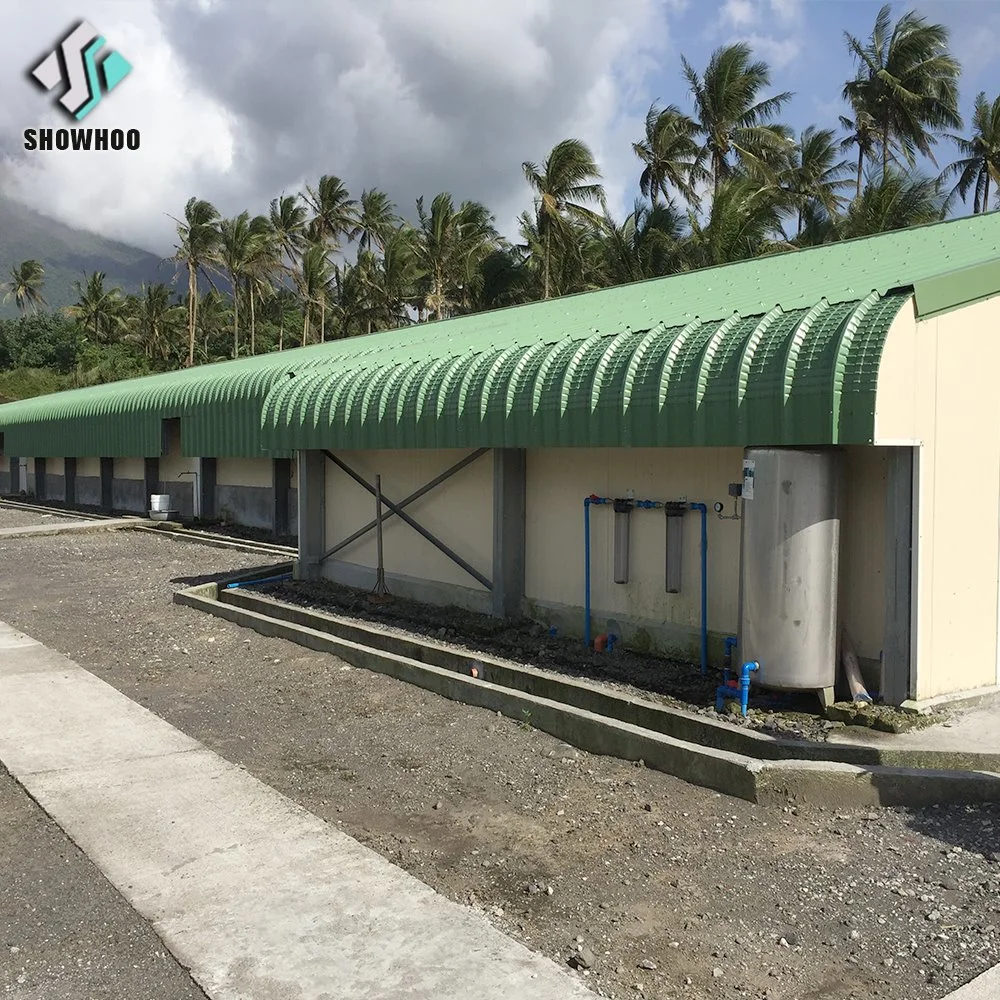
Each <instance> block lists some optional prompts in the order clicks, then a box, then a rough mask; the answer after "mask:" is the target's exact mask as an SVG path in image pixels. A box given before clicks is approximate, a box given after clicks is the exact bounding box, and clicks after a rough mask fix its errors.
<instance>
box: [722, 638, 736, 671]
mask: <svg viewBox="0 0 1000 1000" xmlns="http://www.w3.org/2000/svg"><path fill="white" fill-rule="evenodd" d="M738 641H739V640H738V639H737V638H736V636H734V635H727V636H726V658H725V661H724V665H725V667H726V668H727V669H728V668H729V667H730V666H731V665H732V662H733V650H734V649H735V648H736V644H737V643H738Z"/></svg>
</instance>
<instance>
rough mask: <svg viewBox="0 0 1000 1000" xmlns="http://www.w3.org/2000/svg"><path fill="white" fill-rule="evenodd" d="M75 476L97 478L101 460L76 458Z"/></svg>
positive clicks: (99, 472)
mask: <svg viewBox="0 0 1000 1000" xmlns="http://www.w3.org/2000/svg"><path fill="white" fill-rule="evenodd" d="M76 474H77V476H99V475H100V474H101V460H100V459H99V458H78V459H77V460H76Z"/></svg>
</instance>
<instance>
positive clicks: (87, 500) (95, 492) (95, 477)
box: [75, 458, 101, 508]
mask: <svg viewBox="0 0 1000 1000" xmlns="http://www.w3.org/2000/svg"><path fill="white" fill-rule="evenodd" d="M75 506H77V507H93V508H99V507H100V506H101V460H100V459H99V458H78V459H77V460H76V499H75Z"/></svg>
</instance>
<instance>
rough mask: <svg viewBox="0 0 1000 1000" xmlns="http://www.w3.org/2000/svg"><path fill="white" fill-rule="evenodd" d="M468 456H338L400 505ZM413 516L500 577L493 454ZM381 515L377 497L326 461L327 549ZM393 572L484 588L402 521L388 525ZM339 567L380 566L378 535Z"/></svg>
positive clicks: (421, 503) (426, 499)
mask: <svg viewBox="0 0 1000 1000" xmlns="http://www.w3.org/2000/svg"><path fill="white" fill-rule="evenodd" d="M465 454H467V453H466V452H464V451H451V450H446V451H377V452H341V453H339V457H340V458H341V459H342V460H343V461H344V462H345V463H346V464H347V465H349V466H350V467H351V468H352V469H354V470H355V472H357V473H358V474H359V475H360V476H361V477H362V478H364V479H366V480H367V481H368V482H370V483H374V481H375V476H376V474H378V475H380V476H381V477H382V489H383V491H384V492H385V495H386V496H387V497H389V499H391V500H393V501H399V500H402V499H403V498H404V497H406V496H408V495H409V494H410V493H413V492H415V491H416V490H418V489H419V488H420V487H421V486H423V485H424V484H425V483H427V482H429V481H430V480H431V479H434V478H435V477H436V476H438V475H440V474H441V473H442V472H444V471H445V470H446V469H447V468H449V467H450V466H452V465H454V464H455V463H456V462H457V461H459V460H460V459H461V458H462V457H463V456H464V455H465ZM406 512H407V513H408V514H410V515H411V516H412V517H413V518H414V520H416V521H417V522H419V523H420V524H421V525H423V526H424V527H426V528H427V530H428V531H430V532H431V533H432V534H434V535H435V536H436V537H437V538H439V539H440V540H441V541H442V542H444V543H445V544H446V545H447V546H448V547H449V548H451V549H452V550H453V551H454V552H456V553H457V554H458V555H460V556H461V557H462V558H463V559H465V561H466V562H468V563H469V564H471V565H472V566H473V567H474V568H475V569H477V570H478V571H479V572H480V573H483V574H484V575H485V576H487V577H489V576H491V574H492V571H493V459H492V456H491V455H490V454H486V455H484V456H482V457H481V458H479V459H477V460H476V461H475V462H473V463H472V464H471V465H468V466H466V467H465V468H464V469H462V470H461V471H460V472H458V473H456V474H455V475H454V476H452V477H451V478H450V479H448V480H446V481H445V482H443V483H441V485H439V486H436V487H435V488H434V489H433V490H431V491H430V492H429V493H427V494H426V495H425V496H423V497H421V498H420V499H419V500H417V501H415V502H414V503H412V504H410V505H408V506H407V507H406ZM374 517H375V499H374V497H372V495H371V494H370V493H369V492H368V491H367V490H365V489H362V488H361V487H360V486H359V485H358V484H357V483H355V482H354V481H353V480H352V479H351V478H350V477H349V476H347V475H346V474H345V473H344V472H342V471H341V470H340V469H338V468H337V467H336V466H335V465H334V464H333V463H332V462H327V463H326V545H327V548H331V547H332V546H333V545H335V544H336V543H337V542H339V541H340V540H341V539H343V538H346V537H347V536H348V535H350V534H352V533H353V532H354V531H356V530H357V529H358V528H362V527H364V525H365V524H367V523H368V522H369V521H370V520H372V519H373V518H374ZM382 538H383V559H384V564H385V570H386V573H387V574H400V575H403V576H409V577H414V578H417V579H421V580H434V581H437V582H439V583H445V584H454V585H457V586H460V587H466V588H469V589H471V590H479V591H483V590H484V589H485V588H483V587H482V586H480V584H479V583H478V582H477V581H476V580H474V579H473V578H472V577H471V576H469V574H468V573H466V572H465V571H464V570H463V569H461V567H459V566H457V565H455V563H453V562H452V561H451V560H450V559H449V558H448V557H447V556H445V555H444V554H443V553H442V552H439V551H438V550H437V549H436V548H435V547H434V546H433V545H431V543H430V542H428V541H427V540H426V539H425V538H423V537H421V536H420V535H419V534H417V532H416V531H414V530H413V528H411V527H410V526H409V525H408V524H406V523H405V522H403V521H401V520H400V519H399V518H398V517H395V516H394V517H392V518H391V519H390V520H389V521H387V522H386V523H385V524H384V525H383V529H382ZM330 561H331V562H332V561H339V562H345V563H352V564H354V565H358V566H367V567H375V566H377V565H378V560H377V553H376V541H375V532H374V530H373V531H371V532H369V533H368V534H367V535H365V536H363V537H362V538H360V539H358V541H357V542H355V543H354V544H353V545H350V546H348V547H347V548H345V549H342V550H341V551H340V552H338V553H337V555H336V556H335V557H334V559H333V560H330Z"/></svg>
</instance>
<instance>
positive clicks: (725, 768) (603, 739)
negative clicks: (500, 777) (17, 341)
mask: <svg viewBox="0 0 1000 1000" xmlns="http://www.w3.org/2000/svg"><path fill="white" fill-rule="evenodd" d="M243 578H244V579H252V577H251V576H246V575H244V577H243ZM222 594H225V600H220V597H221V596H222ZM248 596H249V595H242V594H239V593H238V592H228V593H226V592H224V591H220V588H219V585H218V584H215V583H211V584H204V585H202V586H199V587H195V588H190V589H187V590H182V591H177V592H175V593H174V602H175V603H177V604H180V605H183V606H186V607H190V608H194V609H196V610H199V611H203V612H207V613H208V614H211V615H215V616H216V617H219V618H223V619H225V620H227V621H231V622H234V623H235V624H238V625H242V626H245V627H249V628H252V629H254V630H255V631H257V632H259V633H260V634H262V635H267V636H271V637H274V638H280V639H288V640H289V641H291V642H295V643H297V644H299V645H301V646H305V647H307V648H309V649H314V650H317V651H318V652H325V653H331V654H333V655H334V656H337V657H338V658H340V659H342V660H344V661H345V662H347V663H350V664H352V665H354V666H356V667H364V668H365V669H368V670H373V671H375V672H378V673H383V674H387V675H389V676H391V677H395V678H397V679H398V680H403V681H406V682H407V683H410V684H414V685H416V686H418V687H421V688H424V689H426V690H428V691H433V692H434V693H436V694H439V695H442V696H443V697H445V698H450V699H451V700H453V701H459V702H462V703H464V704H468V705H474V706H476V707H479V708H486V709H489V710H491V711H495V712H500V713H501V714H503V715H505V716H507V717H508V718H511V719H516V720H517V721H519V722H524V723H526V724H528V725H530V726H532V727H533V728H536V729H539V730H542V731H543V732H546V733H549V734H550V735H552V736H555V737H557V738H559V739H562V740H564V741H565V742H567V743H570V744H572V745H574V746H577V747H580V748H581V749H583V750H587V751H589V752H591V753H595V754H601V755H606V756H613V757H619V758H621V759H623V760H632V761H639V760H641V761H643V762H644V763H645V764H646V765H647V766H649V767H652V768H655V769H656V770H659V771H663V772H665V773H667V774H672V775H674V776H675V777H678V778H681V779H683V780H685V781H689V782H691V783H692V784H696V785H701V786H703V787H706V788H711V789H714V790H715V791H719V792H723V793H725V794H727V795H733V796H736V797H739V798H743V799H746V800H748V801H750V802H759V803H779V802H780V803H787V802H796V803H810V804H817V805H824V806H827V807H833V808H864V807H867V806H875V805H887V806H888V805H892V806H899V805H909V806H921V805H930V804H937V803H952V802H981V801H1000V775H998V774H992V773H987V772H974V771H924V770H920V769H916V768H900V767H886V766H883V765H868V766H861V765H856V764H850V763H843V762H837V761H807V760H770V761H765V760H760V759H757V758H753V757H750V756H748V755H746V754H740V753H734V752H732V751H729V750H725V749H719V748H716V747H710V746H704V745H701V744H699V743H692V742H688V741H685V740H682V739H678V738H676V737H674V736H668V735H665V734H663V733H660V732H655V731H653V730H651V729H648V728H644V727H643V726H641V725H636V724H634V723H632V722H624V721H621V720H619V719H615V718H611V717H609V716H607V715H602V714H598V713H596V712H593V711H590V710H588V709H586V708H580V707H576V706H574V705H570V704H566V703H565V702H562V701H557V700H553V699H551V698H547V697H544V696H542V695H540V694H537V693H531V692H529V691H524V690H514V689H512V688H510V687H507V686H502V685H501V684H498V683H493V682H491V681H489V680H483V679H478V678H473V677H471V676H469V675H468V674H465V673H459V672H457V670H456V669H454V668H452V669H449V668H448V667H445V666H439V665H436V664H433V663H427V662H421V661H419V660H417V659H414V658H412V657H410V656H405V655H401V654H400V653H397V652H393V651H390V650H387V649H385V648H375V647H374V646H372V645H367V644H365V643H363V642H359V641H355V640H354V639H349V638H342V637H340V636H337V635H333V634H331V633H330V632H329V631H321V630H319V629H316V628H311V627H309V626H307V625H301V624H297V623H295V622H291V621H286V620H282V619H279V618H278V617H276V616H274V615H272V614H270V613H264V612H263V611H259V610H251V609H250V608H247V607H245V606H243V605H244V603H246V602H245V601H244V600H243V598H245V597H248ZM250 600H252V601H259V600H260V599H259V598H251V599H250ZM269 603H271V604H273V602H269ZM270 610H271V609H270V608H268V612H270ZM354 627H357V626H356V623H354ZM358 631H359V632H362V631H364V630H361V629H358ZM379 634H380V635H384V637H385V638H386V639H387V640H388V639H391V638H393V637H392V636H390V635H389V634H388V633H385V634H383V633H379ZM361 637H362V636H359V638H361ZM411 642H412V640H411ZM386 644H388V643H387V642H386V643H383V644H382V645H383V646H384V645H386ZM414 645H417V644H414ZM436 648H437V650H438V651H440V650H441V649H443V648H444V647H436ZM451 652H452V653H453V655H457V654H454V651H451ZM466 659H467V658H466ZM497 662H498V661H497ZM492 669H493V668H492V667H489V668H488V670H487V673H490V671H492Z"/></svg>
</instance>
